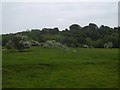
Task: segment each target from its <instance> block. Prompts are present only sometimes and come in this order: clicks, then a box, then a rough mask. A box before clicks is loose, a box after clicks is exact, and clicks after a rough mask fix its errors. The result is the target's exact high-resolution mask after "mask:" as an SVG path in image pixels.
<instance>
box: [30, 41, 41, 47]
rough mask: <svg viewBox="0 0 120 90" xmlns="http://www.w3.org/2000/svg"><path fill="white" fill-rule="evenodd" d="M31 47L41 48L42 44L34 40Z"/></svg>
mask: <svg viewBox="0 0 120 90" xmlns="http://www.w3.org/2000/svg"><path fill="white" fill-rule="evenodd" d="M31 46H40V43H39V42H37V41H34V40H32V41H31Z"/></svg>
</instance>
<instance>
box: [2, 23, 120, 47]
mask: <svg viewBox="0 0 120 90" xmlns="http://www.w3.org/2000/svg"><path fill="white" fill-rule="evenodd" d="M119 33H120V27H114V28H111V27H109V26H104V25H101V26H100V27H98V26H97V25H96V24H94V23H89V25H88V26H84V27H81V26H80V25H78V24H72V25H70V26H69V28H68V29H67V28H66V29H65V30H59V28H58V27H55V28H43V29H42V30H39V29H31V30H26V31H22V32H17V33H10V34H2V41H0V42H2V46H6V44H7V43H8V42H9V41H10V40H12V39H13V37H15V35H17V34H20V35H23V36H26V37H27V38H28V40H29V41H31V40H34V41H37V42H39V43H41V42H43V43H44V42H46V41H47V40H55V41H56V42H59V43H61V44H63V45H66V46H68V47H73V48H77V47H83V46H85V45H87V46H88V47H94V48H104V46H105V44H106V45H107V43H112V47H113V48H119Z"/></svg>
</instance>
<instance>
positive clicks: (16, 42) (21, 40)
mask: <svg viewBox="0 0 120 90" xmlns="http://www.w3.org/2000/svg"><path fill="white" fill-rule="evenodd" d="M29 47H30V43H29V42H28V41H27V36H22V35H20V34H17V35H16V36H14V37H13V38H12V40H10V41H9V42H7V44H6V48H7V49H13V48H14V49H17V50H19V51H21V50H24V49H28V48H29Z"/></svg>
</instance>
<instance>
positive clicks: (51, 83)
mask: <svg viewBox="0 0 120 90" xmlns="http://www.w3.org/2000/svg"><path fill="white" fill-rule="evenodd" d="M77 51H78V52H77V53H73V51H72V49H67V50H64V49H46V48H41V47H33V48H32V49H31V50H30V51H29V52H11V53H9V52H5V51H4V52H3V87H13V88H14V87H19V88H20V87H24V88H31V87H35V88H39V87H55V88H66V87H80V88H83V87H85V88H87V87H88V88H90V87H98V88H100V87H109V88H110V87H117V82H118V74H117V73H118V72H117V68H118V67H117V59H118V56H117V55H118V54H117V53H118V50H117V49H112V50H110V49H81V48H79V49H77Z"/></svg>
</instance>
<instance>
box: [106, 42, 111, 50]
mask: <svg viewBox="0 0 120 90" xmlns="http://www.w3.org/2000/svg"><path fill="white" fill-rule="evenodd" d="M112 47H113V43H112V42H108V43H105V44H104V48H110V49H111V48H112Z"/></svg>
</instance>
